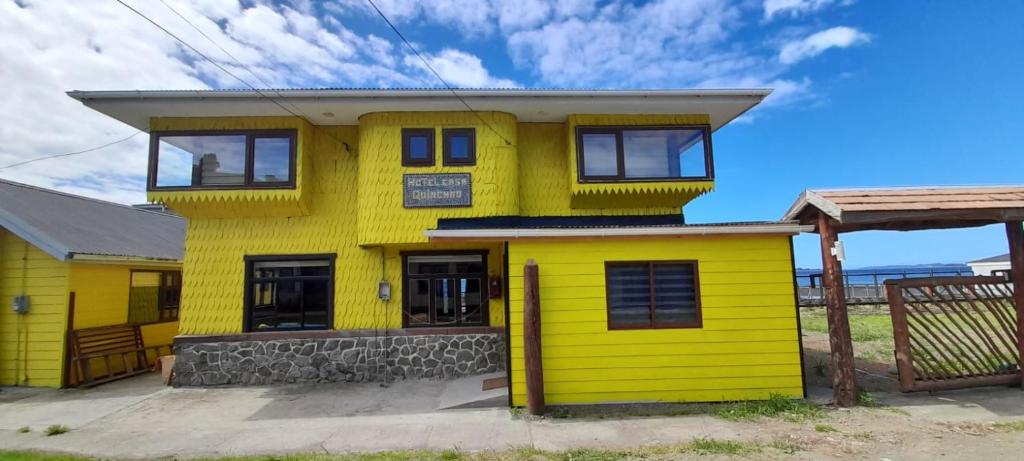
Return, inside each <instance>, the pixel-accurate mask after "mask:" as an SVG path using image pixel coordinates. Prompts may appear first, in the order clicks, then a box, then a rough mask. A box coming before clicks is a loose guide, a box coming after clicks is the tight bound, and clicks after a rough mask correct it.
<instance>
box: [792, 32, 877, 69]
mask: <svg viewBox="0 0 1024 461" xmlns="http://www.w3.org/2000/svg"><path fill="white" fill-rule="evenodd" d="M870 41H871V36H870V35H868V34H866V33H864V32H861V31H859V30H857V29H854V28H852V27H845V26H839V27H833V28H831V29H826V30H823V31H820V32H816V33H813V34H811V35H808V36H807V37H804V38H802V39H798V40H794V41H791V42H788V43H786V44H784V45H782V49H781V50H780V51H779V62H781V63H782V64H786V65H790V64H795V63H797V62H800V61H803V60H804V59H807V58H813V57H815V56H817V55H819V54H821V53H824V52H825V51H826V50H828V49H830V48H848V47H851V46H855V45H860V44H863V43H868V42H870Z"/></svg>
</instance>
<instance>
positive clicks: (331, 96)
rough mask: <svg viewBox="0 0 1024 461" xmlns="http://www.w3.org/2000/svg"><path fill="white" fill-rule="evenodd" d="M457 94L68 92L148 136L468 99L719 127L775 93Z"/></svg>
mask: <svg viewBox="0 0 1024 461" xmlns="http://www.w3.org/2000/svg"><path fill="white" fill-rule="evenodd" d="M261 93H262V94H261ZM457 94H458V96H459V97H458V98H456V97H455V96H454V95H453V94H452V93H451V92H450V91H447V90H438V89H432V90H431V89H407V90H398V89H396V90H384V89H324V90H273V89H271V90H260V92H256V91H252V90H205V91H200V90H195V91H139V90H132V91H70V92H68V95H69V96H70V97H72V98H74V99H76V100H78V101H80V102H82V103H83V104H85V105H86V106H88V107H90V108H92V109H94V110H96V111H98V112H101V113H103V114H106V115H108V116H110V117H112V118H115V119H117V120H120V121H122V122H124V123H127V124H129V125H131V126H134V127H135V128H138V129H141V130H148V127H149V120H150V119H151V118H153V117H218V116H219V117H231V116H259V115H263V116H265V115H279V116H288V115H291V114H290V113H289V112H288V111H286V110H284V109H283V108H282V107H280V106H279V105H278V104H277V103H280V104H282V105H284V106H288V107H296V108H298V110H299V111H301V113H302V114H304V115H305V116H307V117H308V118H309V120H310V121H311V122H312V123H313V124H315V125H355V124H357V123H358V119H359V116H361V115H363V114H366V113H372V112H391V111H395V112H398V111H405V112H419V111H465V110H466V107H465V105H464V104H463V101H464V102H465V103H466V104H469V105H470V106H471V107H472V108H473V110H476V111H496V112H508V113H511V114H514V115H516V117H517V118H518V119H519V121H520V122H563V121H565V119H566V117H567V116H568V115H571V114H694V113H699V114H708V115H709V116H710V117H711V122H712V123H711V124H712V128H713V129H717V128H719V127H721V126H723V125H725V124H727V123H728V122H730V121H731V120H733V119H735V118H736V117H738V116H740V115H742V114H743V113H744V112H746V111H747V110H749V109H750V108H752V107H754V106H755V105H757V104H758V103H760V102H761V101H762V100H763V99H764V98H765V97H767V96H768V95H769V94H771V90H769V89H706V90H704V89H701V90H696V89H678V90H525V89H508V90H494V89H469V90H457ZM264 95H266V96H269V97H270V98H272V99H273V100H268V99H267V97H265V96H264ZM275 101H276V102H277V103H275ZM326 114H331V115H326Z"/></svg>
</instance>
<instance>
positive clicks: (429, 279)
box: [402, 253, 488, 327]
mask: <svg viewBox="0 0 1024 461" xmlns="http://www.w3.org/2000/svg"><path fill="white" fill-rule="evenodd" d="M405 264H406V268H405V271H404V277H403V280H402V285H403V286H404V287H406V288H405V290H406V297H405V299H404V300H403V302H404V305H403V310H404V312H405V316H404V318H405V326H407V327H426V326H438V327H445V326H469V325H486V324H487V321H488V318H487V301H488V299H487V295H488V293H487V292H486V291H485V290H487V263H486V258H485V257H484V255H483V254H479V253H478V254H420V255H407V256H405Z"/></svg>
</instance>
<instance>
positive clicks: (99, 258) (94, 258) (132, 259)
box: [68, 253, 182, 266]
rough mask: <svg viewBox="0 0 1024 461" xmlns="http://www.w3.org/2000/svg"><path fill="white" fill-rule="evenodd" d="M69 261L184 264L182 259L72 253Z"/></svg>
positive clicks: (139, 264)
mask: <svg viewBox="0 0 1024 461" xmlns="http://www.w3.org/2000/svg"><path fill="white" fill-rule="evenodd" d="M68 261H70V262H83V263H92V264H131V265H133V266H177V265H181V263H182V261H181V260H180V259H158V258H145V257H140V256H112V255H93V254H86V253H72V254H71V255H70V257H69V258H68Z"/></svg>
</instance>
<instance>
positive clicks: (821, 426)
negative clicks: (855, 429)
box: [814, 424, 839, 433]
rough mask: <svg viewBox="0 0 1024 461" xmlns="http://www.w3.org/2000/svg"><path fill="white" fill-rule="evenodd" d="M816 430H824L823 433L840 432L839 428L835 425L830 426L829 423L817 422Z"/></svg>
mask: <svg viewBox="0 0 1024 461" xmlns="http://www.w3.org/2000/svg"><path fill="white" fill-rule="evenodd" d="M814 432H823V433H828V432H839V429H836V428H835V426H830V425H828V424H815V425H814Z"/></svg>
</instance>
